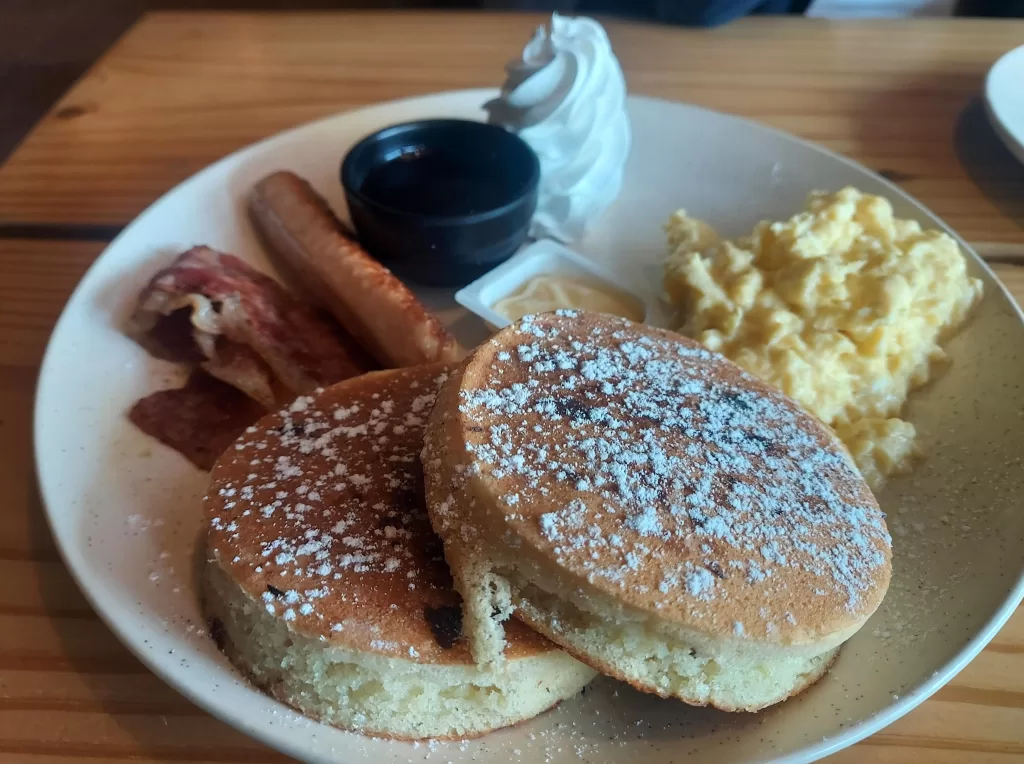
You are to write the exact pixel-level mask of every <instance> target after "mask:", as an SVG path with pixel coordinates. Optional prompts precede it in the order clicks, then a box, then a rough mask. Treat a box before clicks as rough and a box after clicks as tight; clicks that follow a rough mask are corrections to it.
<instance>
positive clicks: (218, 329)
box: [130, 247, 375, 408]
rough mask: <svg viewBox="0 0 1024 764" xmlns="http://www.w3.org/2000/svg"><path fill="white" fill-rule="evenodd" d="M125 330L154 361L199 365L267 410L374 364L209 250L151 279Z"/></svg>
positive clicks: (244, 268) (264, 281) (284, 295)
mask: <svg viewBox="0 0 1024 764" xmlns="http://www.w3.org/2000/svg"><path fill="white" fill-rule="evenodd" d="M130 328H131V331H132V333H133V334H135V335H136V337H137V338H138V339H139V341H140V343H141V344H142V345H143V346H144V347H146V348H147V349H148V350H149V351H150V352H151V353H153V354H154V355H156V356H158V357H160V358H165V359H167V360H171V361H177V362H184V363H190V364H197V365H199V366H200V367H201V368H202V369H204V370H205V371H206V372H207V373H209V374H210V375H212V376H214V377H217V378H218V379H220V380H222V381H224V382H226V383H228V384H230V385H232V386H234V387H236V388H238V389H239V390H241V391H242V392H244V393H245V394H246V395H248V396H249V397H250V398H252V399H253V400H255V401H258V402H259V403H261V404H262V405H263V406H265V407H266V408H274V407H275V406H277V405H280V404H281V403H285V402H287V401H289V400H291V399H292V398H294V397H295V396H296V395H300V394H303V393H308V392H311V391H312V390H314V389H316V388H317V387H321V386H324V385H328V384H332V383H334V382H339V381H341V380H343V379H348V378H349V377H354V376H357V375H359V374H362V373H363V372H365V371H368V370H370V369H372V368H374V366H375V365H374V363H373V361H372V359H371V358H370V357H369V356H368V355H367V354H366V353H365V352H364V351H363V350H362V349H361V348H360V347H359V345H358V344H357V343H356V341H355V340H354V339H352V337H351V336H350V335H349V334H348V333H347V332H345V331H344V330H343V329H342V328H341V327H339V326H337V324H335V323H334V322H333V321H331V320H330V318H329V317H327V316H326V315H324V314H322V313H320V312H319V311H317V310H316V309H314V308H312V307H310V306H309V305H306V304H305V303H303V302H301V301H299V300H298V299H296V298H295V297H293V296H292V295H291V294H289V293H288V292H287V291H286V290H285V289H284V288H283V287H282V286H281V285H280V284H279V283H278V282H276V281H275V280H274V279H272V278H270V277H269V276H266V275H265V274H262V273H260V272H259V271H257V270H255V269H253V268H251V267H250V266H248V265H246V263H244V262H243V261H242V260H240V259H238V258H237V257H235V256H233V255H228V254H224V253H221V252H216V251H215V250H212V249H210V248H209V247H195V248H193V249H190V250H188V251H187V252H185V253H183V254H181V255H179V256H178V258H177V259H176V260H175V261H174V262H173V263H172V264H171V265H170V266H169V267H167V268H165V269H164V270H162V271H160V272H159V273H158V274H157V275H156V276H155V277H154V278H153V280H152V281H151V282H150V283H149V285H148V286H147V287H146V288H145V289H144V290H143V292H142V294H141V295H140V296H139V301H138V304H137V306H136V309H135V312H134V313H133V315H132V318H131V321H130Z"/></svg>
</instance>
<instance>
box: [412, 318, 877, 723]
mask: <svg viewBox="0 0 1024 764" xmlns="http://www.w3.org/2000/svg"><path fill="white" fill-rule="evenodd" d="M424 464H425V472H426V480H427V504H428V510H429V512H430V516H431V521H432V524H433V527H434V528H435V530H436V531H437V532H438V533H439V535H440V536H441V537H442V539H443V540H444V543H445V554H446V557H447V559H448V562H449V564H450V565H451V568H452V572H453V575H454V577H455V587H456V589H458V590H459V591H460V592H461V594H462V595H463V597H464V598H465V600H466V618H465V624H464V629H465V631H466V632H467V634H468V636H469V638H470V640H471V642H472V647H473V652H474V657H476V658H477V659H478V661H480V662H481V663H483V664H489V663H491V662H495V663H500V661H501V648H502V646H503V645H504V642H503V634H502V632H501V626H500V621H501V619H502V618H503V617H506V616H507V615H508V614H510V613H511V612H512V611H513V610H515V612H516V615H517V616H518V617H519V618H520V619H522V620H525V621H526V622H528V623H529V624H530V625H531V626H533V627H534V628H536V629H537V630H538V631H540V632H541V633H543V634H545V635H546V636H547V637H549V638H550V639H552V640H554V641H555V642H558V643H559V644H561V645H562V646H563V647H565V648H566V649H567V650H569V651H571V652H573V653H574V654H575V655H576V656H577V657H579V658H580V659H581V660H584V661H585V662H587V663H589V664H591V665H593V666H594V667H596V668H598V669H600V670H601V671H603V672H605V673H608V674H611V675H613V676H617V677H619V678H622V679H624V680H626V681H629V682H630V683H632V684H634V685H635V686H637V687H639V688H641V689H645V690H648V691H650V692H655V693H658V694H661V695H666V696H675V697H680V698H682V699H684V700H686V701H688V702H691V703H696V704H709V703H710V704H713V705H716V706H718V707H721V708H724V709H730V710H736V709H745V710H755V709H757V708H761V707H763V706H765V705H768V704H770V703H774V702H777V701H779V700H782V699H784V698H785V697H787V696H789V695H791V694H792V693H793V692H795V691H798V690H799V689H801V688H802V687H804V686H806V685H807V684H809V683H810V682H812V681H813V680H814V679H816V678H818V677H819V676H820V675H821V674H822V673H823V672H824V671H825V670H826V668H827V666H828V664H829V663H830V662H831V660H832V659H833V658H834V656H835V650H836V648H837V647H838V646H839V645H840V644H841V643H842V642H843V641H845V640H846V639H848V638H849V637H850V636H851V635H852V634H853V633H854V632H856V630H857V629H858V628H860V626H861V625H863V623H864V622H865V620H866V619H867V618H868V617H869V616H870V615H871V613H873V612H874V610H875V609H876V608H877V607H878V605H879V603H880V602H881V600H882V597H883V596H884V594H885V591H886V589H887V587H888V583H889V577H890V573H891V566H890V557H891V552H890V540H889V535H888V532H887V531H886V528H885V523H884V520H883V517H882V514H881V512H880V510H879V509H878V506H877V504H876V502H875V500H874V497H873V496H872V495H871V492H870V490H869V489H868V488H867V486H866V485H865V483H864V481H863V479H862V478H861V477H860V475H859V474H858V472H857V471H856V468H855V467H854V466H853V464H852V462H851V460H850V458H849V455H848V454H847V453H846V451H845V449H844V448H843V446H842V444H841V443H839V441H838V440H837V439H836V438H835V436H834V435H833V434H832V432H831V431H830V430H828V428H826V427H825V426H824V425H823V424H821V422H819V421H818V420H817V419H815V418H814V417H813V416H811V415H810V414H808V413H806V412H805V411H803V410H802V409H801V408H800V407H799V406H798V405H797V404H795V403H794V402H793V401H791V400H790V399H788V398H786V397H785V396H784V395H782V394H781V393H780V392H778V391H776V390H774V389H772V388H769V387H768V386H766V385H764V384H763V383H761V382H759V381H757V380H756V379H754V378H753V377H752V376H750V375H749V374H747V373H745V372H744V371H742V370H741V369H740V368H739V367H738V366H736V365H734V364H732V363H731V362H729V361H727V360H726V359H724V358H723V357H721V356H719V355H717V354H714V353H711V352H709V351H707V350H706V349H704V348H702V347H701V346H699V345H697V344H696V343H693V342H691V341H689V340H686V339H684V338H682V337H679V336H677V335H675V334H672V333H670V332H667V331H663V330H659V329H654V328H651V327H647V326H642V325H638V324H633V323H632V322H629V321H626V320H623V319H618V318H614V317H611V316H606V315H601V314H588V313H582V312H576V311H558V312H557V313H550V314H543V315H539V316H533V317H527V318H525V319H523V320H522V321H521V322H519V323H517V324H513V325H512V326H510V327H507V328H506V329H504V330H502V331H501V332H499V333H498V334H497V335H495V336H494V337H493V338H492V339H491V340H490V341H489V342H487V343H485V344H484V345H482V346H481V347H480V348H478V349H477V350H476V351H475V352H474V353H473V354H472V355H471V356H470V357H469V358H468V359H467V361H466V362H465V363H464V365H463V366H462V367H460V368H459V369H458V370H456V372H454V373H453V374H452V376H451V377H450V378H449V380H448V382H447V383H446V384H445V386H444V388H443V389H442V391H441V393H440V394H439V397H438V402H437V405H436V406H435V408H434V411H433V414H432V417H431V423H430V426H429V427H428V432H427V436H426V445H425V452H424Z"/></svg>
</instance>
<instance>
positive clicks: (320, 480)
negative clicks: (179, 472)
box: [205, 372, 457, 659]
mask: <svg viewBox="0 0 1024 764" xmlns="http://www.w3.org/2000/svg"><path fill="white" fill-rule="evenodd" d="M415 373H416V372H409V374H415ZM396 377H399V378H398V379H392V380H391V381H390V382H389V383H387V384H385V385H384V387H383V388H377V387H374V388H372V389H373V390H376V392H374V394H373V395H372V396H371V395H370V394H369V392H368V391H364V393H363V394H361V395H360V394H358V393H356V394H351V395H348V396H341V397H339V398H337V400H338V401H339V402H337V403H331V402H330V401H332V400H335V399H331V398H317V397H314V396H303V397H300V398H298V399H296V400H295V401H294V402H293V403H292V404H291V405H290V406H288V408H286V409H285V410H283V411H281V412H280V413H279V414H278V415H277V416H276V419H275V420H274V421H272V422H271V423H270V424H269V425H268V426H265V427H264V426H260V427H254V428H250V429H249V430H248V431H247V432H246V434H245V435H244V436H243V437H242V438H241V439H240V440H239V441H238V443H237V444H236V445H235V446H234V448H233V449H232V450H231V451H230V452H229V455H230V457H231V458H230V459H229V460H228V461H222V463H221V464H219V465H218V467H217V468H215V470H214V473H213V475H212V481H211V486H212V488H211V495H210V496H207V497H206V500H205V501H206V505H207V509H208V512H209V515H208V516H209V525H210V529H211V549H212V550H213V551H214V553H215V554H217V555H218V556H219V558H220V559H221V561H222V565H224V564H225V563H224V561H225V560H230V561H231V563H230V564H229V565H225V567H230V568H231V569H232V570H233V571H235V572H234V575H235V576H236V577H237V578H238V580H240V581H247V582H248V584H247V585H248V587H249V588H250V590H254V591H255V592H258V595H256V596H259V598H260V600H261V605H262V606H263V607H264V608H265V609H266V610H267V612H269V613H271V614H277V615H280V616H281V617H282V618H284V620H285V621H287V622H289V623H290V624H293V625H295V626H296V627H300V626H301V627H303V628H312V629H315V630H317V631H318V632H320V633H321V634H325V635H332V634H333V635H343V637H344V638H345V639H352V638H354V635H355V636H361V637H363V638H364V639H363V642H364V643H365V644H366V645H367V646H368V647H369V648H370V649H372V650H375V651H378V652H385V653H393V654H395V655H400V656H401V657H404V658H406V659H408V658H409V657H410V656H412V655H413V654H414V653H415V656H414V657H417V658H418V657H419V656H420V653H421V652H422V649H421V650H417V649H415V648H413V649H412V652H410V648H409V646H408V644H404V643H403V644H398V643H397V642H394V641H391V640H388V639H386V638H385V637H386V635H381V634H380V633H379V631H380V628H379V626H378V624H379V623H380V622H382V621H383V618H382V617H381V616H380V613H379V612H378V611H384V610H386V611H389V612H391V613H393V612H394V611H396V610H398V608H399V604H400V605H401V607H405V608H408V609H409V611H410V613H411V616H410V617H414V618H418V619H421V620H422V619H423V608H424V603H427V604H429V605H431V606H440V605H447V604H448V603H449V601H450V600H451V599H452V598H454V597H455V596H456V595H454V593H453V592H452V591H451V588H450V581H449V579H448V571H447V567H446V566H445V565H444V563H443V558H442V556H441V549H440V544H439V542H438V541H437V540H436V538H435V537H434V536H433V534H432V532H431V530H430V526H429V521H428V519H427V517H426V510H425V506H424V503H423V494H422V491H423V487H422V473H421V468H420V466H419V458H418V452H419V449H420V446H421V444H422V432H423V427H424V425H425V423H426V414H427V413H428V412H429V409H430V406H431V405H432V404H433V401H434V398H435V396H436V394H437V390H438V389H439V388H440V386H441V384H443V382H444V381H445V379H446V378H447V377H446V375H444V374H441V375H436V374H435V375H434V376H433V378H432V379H431V381H429V382H428V384H426V385H423V384H422V383H418V384H417V389H416V390H415V392H416V393H418V395H415V396H414V397H410V396H409V393H408V391H407V389H406V388H403V387H402V386H403V385H406V386H407V385H408V381H406V380H403V379H402V378H401V375H396ZM392 394H393V395H394V398H393V399H392V397H391V395H392ZM409 592H416V595H415V596H412V597H410V596H408V593H409ZM399 595H401V596H399ZM391 600H395V602H393V601H391ZM456 601H457V600H456ZM339 612H342V613H345V614H347V615H345V616H344V617H342V618H340V619H338V620H335V615H336V614H337V613H339ZM352 614H355V615H352ZM424 628H426V627H424ZM427 633H428V634H429V631H427Z"/></svg>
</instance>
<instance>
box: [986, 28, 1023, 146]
mask: <svg viewBox="0 0 1024 764" xmlns="http://www.w3.org/2000/svg"><path fill="white" fill-rule="evenodd" d="M985 106H986V108H987V110H988V116H989V119H990V120H991V122H992V126H993V127H994V128H995V129H996V132H997V133H999V137H1000V138H1002V139H1003V142H1004V143H1005V144H1006V145H1007V147H1008V148H1009V149H1010V151H1012V152H1013V153H1014V155H1015V156H1016V157H1017V159H1019V160H1020V161H1021V162H1024V45H1022V46H1021V47H1019V48H1015V49H1014V50H1011V51H1010V52H1009V53H1007V54H1005V55H1004V56H1003V57H1002V58H1000V59H999V60H998V61H996V63H995V65H994V66H993V67H992V68H991V69H990V70H989V72H988V76H987V77H986V78H985Z"/></svg>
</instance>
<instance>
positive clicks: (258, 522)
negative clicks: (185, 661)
mask: <svg viewBox="0 0 1024 764" xmlns="http://www.w3.org/2000/svg"><path fill="white" fill-rule="evenodd" d="M447 369H448V367H447V366H445V365H443V364H434V365H429V366H420V367H416V368H408V369H399V370H390V371H380V372H373V373H370V374H367V375H365V376H362V377H358V378H356V379H352V380H348V381H346V382H343V383H341V384H339V385H335V386H334V387H331V388H328V389H327V390H325V391H323V392H321V393H319V394H317V395H315V396H302V397H299V398H298V399H296V401H295V402H294V403H293V404H292V405H291V406H290V407H288V408H287V409H285V410H284V411H282V412H280V413H278V414H274V415H271V416H268V417H266V418H264V419H262V420H261V421H260V422H259V423H258V424H257V425H255V426H254V427H251V428H249V429H248V430H247V431H246V433H245V434H244V435H243V436H242V437H241V438H240V439H239V440H238V442H237V443H235V445H234V446H233V447H230V448H229V449H228V450H227V451H226V452H225V453H224V455H223V456H222V457H221V459H220V461H219V462H218V463H217V465H216V466H215V468H214V470H213V473H212V475H211V484H210V488H209V492H208V495H207V497H206V500H205V504H206V513H207V520H208V532H207V537H206V564H205V568H204V572H203V588H204V600H205V601H204V608H205V611H206V613H207V616H208V618H209V621H210V631H211V634H213V635H214V637H215V638H216V639H217V640H218V641H219V643H220V645H221V646H222V649H223V650H224V651H225V653H226V654H227V656H228V657H229V658H230V659H231V660H232V661H233V662H234V663H235V664H236V665H237V666H238V667H239V668H241V669H242V671H243V672H245V673H246V674H247V675H249V676H250V677H251V678H252V680H253V682H254V683H255V684H257V685H259V686H260V687H262V688H264V689H265V690H267V691H268V692H269V693H271V694H272V695H274V696H275V697H276V698H278V699H279V700H281V701H282V702H285V703H287V704H289V705H291V706H294V707H295V708H297V709H298V710H300V711H302V712H303V713H305V714H307V715H309V716H311V717H313V718H316V719H319V720H322V721H324V722H327V723H330V724H333V725H337V726H339V727H343V728H346V729H351V730H355V731H359V732H363V733H366V734H372V735H377V736H383V737H396V738H423V737H435V738H444V737H452V736H459V737H465V736H472V735H479V734H482V733H484V732H487V731H489V730H492V729H494V728H497V727H502V726H505V725H509V724H514V723H516V722H519V721H522V720H524V719H527V718H530V717H532V716H534V715H535V714H537V713H540V712H541V711H543V710H544V709H546V708H549V707H550V706H552V705H554V704H555V703H558V702H559V701H560V700H562V699H564V698H566V697H569V696H571V695H574V694H575V693H577V692H578V691H579V690H580V689H581V688H582V687H583V686H584V685H585V684H586V683H587V682H588V681H589V680H590V679H591V678H592V677H593V676H594V672H593V671H592V670H591V669H590V668H588V667H586V666H584V665H583V664H581V663H579V662H578V661H576V660H574V659H573V658H571V657H570V656H569V655H567V654H566V653H564V652H562V651H561V650H558V649H556V647H555V646H554V645H552V644H551V643H550V642H548V641H547V640H545V639H543V638H542V637H540V636H539V635H537V634H536V633H534V632H532V631H530V630H529V629H527V628H526V627H524V626H522V625H519V626H518V628H514V629H513V628H510V629H509V631H508V640H507V644H506V646H505V651H504V657H505V660H506V662H507V664H508V668H509V670H508V671H499V670H497V669H495V668H493V667H491V668H487V667H478V666H476V665H475V664H474V662H473V660H472V658H471V656H470V652H469V648H468V645H467V644H466V642H465V640H464V639H462V638H460V622H461V610H460V600H459V596H458V595H457V594H456V593H455V592H454V591H453V590H452V588H451V577H450V574H449V572H448V568H447V566H446V565H445V563H444V559H443V556H442V547H441V544H440V542H439V540H438V539H437V538H436V536H434V534H433V533H432V532H431V529H430V524H429V521H428V519H427V515H426V509H425V507H424V503H423V483H422V477H421V467H420V461H419V451H420V447H421V444H422V433H423V427H424V425H425V424H426V419H427V415H428V413H429V411H430V407H431V405H432V404H433V402H434V397H435V395H436V392H437V389H438V388H439V387H440V385H441V384H442V383H443V382H444V380H445V378H446V376H447Z"/></svg>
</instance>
